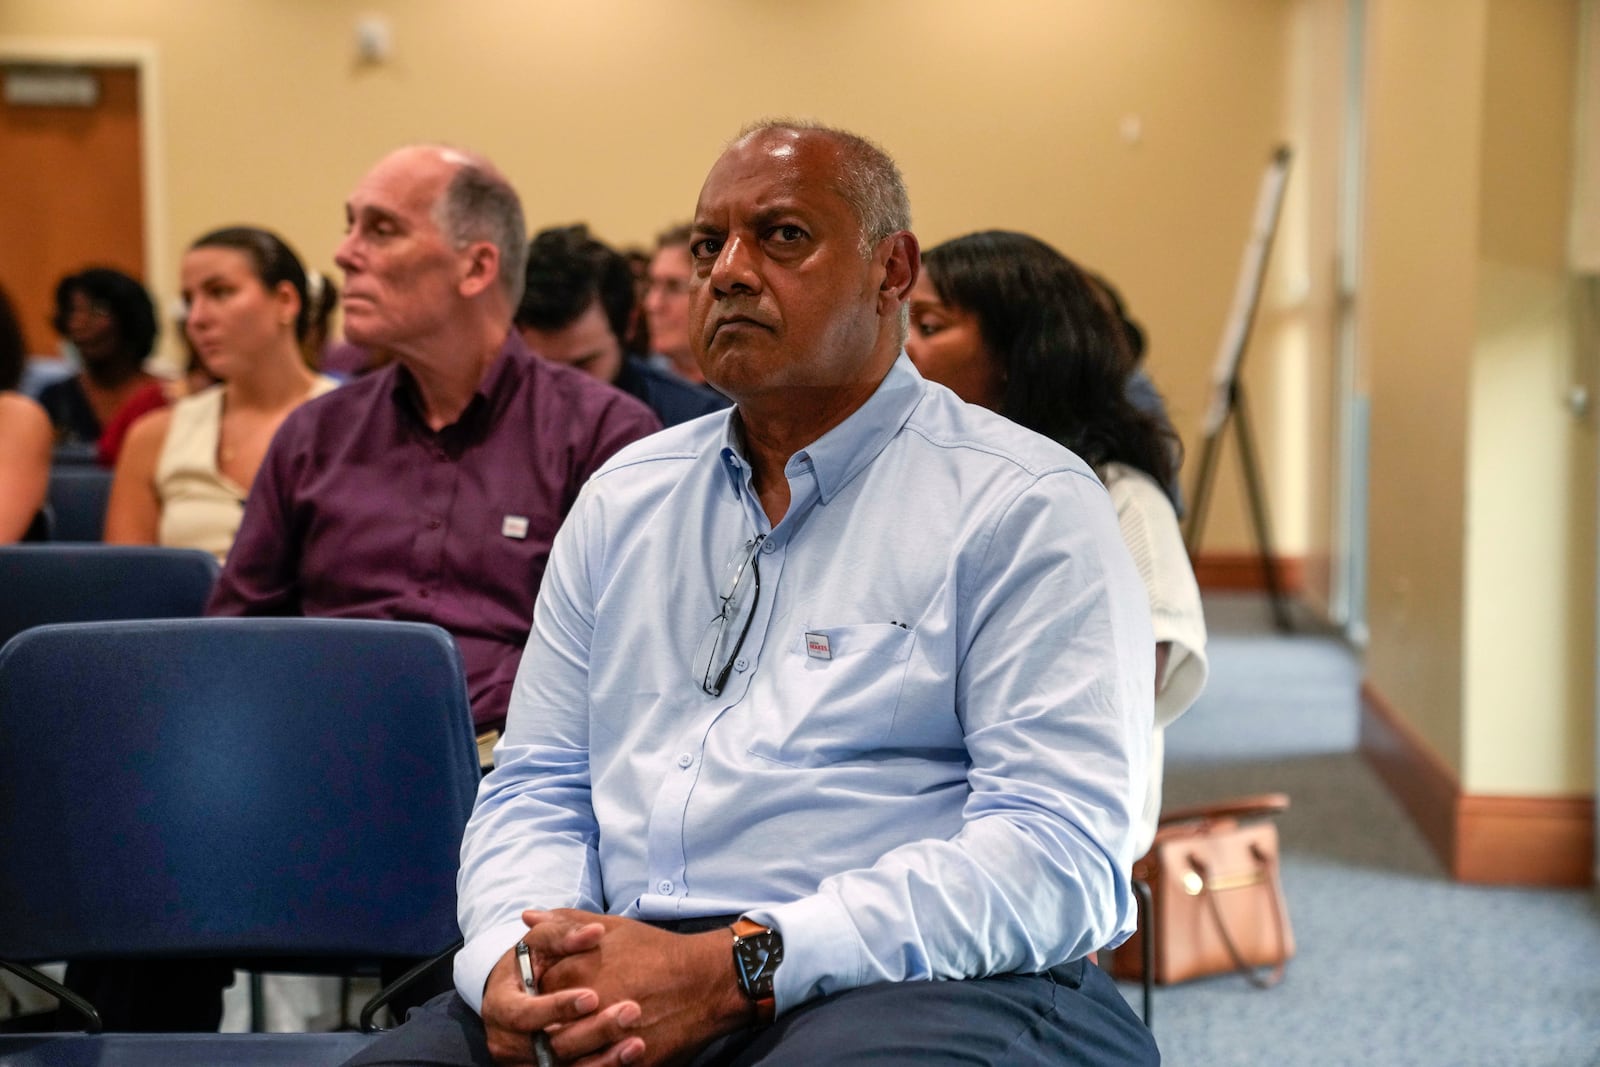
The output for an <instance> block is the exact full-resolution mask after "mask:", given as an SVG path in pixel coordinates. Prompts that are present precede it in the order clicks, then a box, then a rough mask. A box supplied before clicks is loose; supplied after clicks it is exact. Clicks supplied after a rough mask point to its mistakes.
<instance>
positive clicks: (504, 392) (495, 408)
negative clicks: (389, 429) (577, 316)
mask: <svg viewBox="0 0 1600 1067" xmlns="http://www.w3.org/2000/svg"><path fill="white" fill-rule="evenodd" d="M536 358H538V357H536V356H535V355H534V354H533V353H532V352H530V351H529V350H528V346H527V345H526V344H524V343H523V341H522V337H521V336H520V335H519V334H518V333H517V331H516V330H508V331H507V332H506V339H505V340H504V341H503V342H502V343H501V345H500V351H499V352H498V353H497V354H496V355H495V357H494V360H493V361H492V362H491V363H490V364H489V369H488V370H487V371H485V372H484V374H483V377H482V378H481V379H480V380H479V382H478V387H477V388H476V389H474V390H473V394H472V399H471V400H468V401H467V406H466V407H465V408H463V409H462V411H461V416H460V417H459V418H458V419H456V421H455V422H454V423H452V424H451V425H450V426H447V427H445V430H450V429H452V428H454V427H460V428H461V429H462V430H466V429H467V428H469V427H471V426H474V425H477V424H478V423H479V421H480V420H482V419H484V418H488V419H489V420H491V421H492V420H493V419H494V418H496V417H498V416H499V414H500V412H501V411H502V410H504V408H505V406H506V404H507V403H508V402H509V400H510V397H511V394H512V393H513V392H515V391H516V386H517V383H518V381H520V380H521V379H522V378H523V377H524V367H525V365H526V364H527V363H528V362H529V361H531V360H533V359H536ZM392 392H393V395H394V400H395V404H396V405H398V406H399V407H400V408H401V409H402V410H404V411H405V412H406V413H407V414H409V415H410V416H411V417H412V419H413V420H414V421H415V422H416V423H417V425H419V426H423V427H426V425H427V422H426V419H425V418H424V417H423V412H422V405H421V403H420V402H419V400H418V395H417V383H416V379H415V378H414V377H412V374H411V372H410V371H409V370H407V369H406V367H405V365H404V364H402V363H399V362H396V363H395V364H394V385H393V387H392ZM441 432H444V431H441Z"/></svg>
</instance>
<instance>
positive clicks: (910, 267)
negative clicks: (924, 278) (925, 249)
mask: <svg viewBox="0 0 1600 1067" xmlns="http://www.w3.org/2000/svg"><path fill="white" fill-rule="evenodd" d="M884 242H885V245H886V247H887V251H885V252H880V254H881V255H883V256H884V261H883V281H882V283H880V284H879V286H878V312H879V313H880V314H883V315H898V314H899V313H900V305H901V304H903V303H904V302H905V300H906V297H907V296H909V295H910V294H911V288H912V286H914V285H916V284H917V276H918V275H919V274H921V273H922V248H921V246H919V245H918V244H917V236H916V234H914V233H912V232H911V231H910V230H901V231H899V232H898V233H893V234H890V235H889V236H888V237H885V238H884Z"/></svg>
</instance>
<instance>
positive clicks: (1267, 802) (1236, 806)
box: [1158, 793, 1289, 827]
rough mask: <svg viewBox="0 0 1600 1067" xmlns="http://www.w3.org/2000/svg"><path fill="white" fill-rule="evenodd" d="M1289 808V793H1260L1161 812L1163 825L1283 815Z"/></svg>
mask: <svg viewBox="0 0 1600 1067" xmlns="http://www.w3.org/2000/svg"><path fill="white" fill-rule="evenodd" d="M1288 810H1289V795H1288V794H1287V793H1258V794H1256V795H1254V796H1248V797H1234V798H1232V799H1230V800H1218V801H1214V802H1212V803H1210V804H1195V805H1193V806H1192V807H1187V808H1173V809H1172V810H1171V811H1164V812H1162V813H1161V821H1160V823H1159V824H1158V825H1160V826H1162V827H1167V826H1176V825H1177V824H1179V823H1185V822H1197V821H1200V820H1203V819H1256V818H1263V817H1265V816H1268V815H1282V814H1283V813H1284V812H1286V811H1288Z"/></svg>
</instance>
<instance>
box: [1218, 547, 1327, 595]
mask: <svg viewBox="0 0 1600 1067" xmlns="http://www.w3.org/2000/svg"><path fill="white" fill-rule="evenodd" d="M1192 563H1193V566H1194V577H1195V580H1196V581H1197V582H1199V583H1200V588H1201V589H1210V590H1225V591H1229V592H1265V591H1266V588H1267V576H1266V575H1265V574H1264V573H1263V572H1262V567H1261V557H1260V556H1258V555H1256V554H1255V553H1254V552H1203V553H1201V554H1200V555H1199V556H1196V557H1195V558H1194V560H1193V561H1192ZM1273 563H1274V566H1275V567H1276V568H1277V571H1278V587H1279V588H1280V589H1282V590H1283V591H1284V592H1285V593H1288V594H1289V595H1291V596H1293V595H1294V594H1296V593H1298V592H1300V591H1301V590H1302V589H1304V588H1305V584H1306V575H1305V561H1304V560H1303V559H1300V558H1299V557H1296V556H1277V557H1275V558H1274V560H1273Z"/></svg>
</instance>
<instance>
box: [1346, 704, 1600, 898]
mask: <svg viewBox="0 0 1600 1067" xmlns="http://www.w3.org/2000/svg"><path fill="white" fill-rule="evenodd" d="M1360 747H1361V752H1362V755H1364V756H1365V757H1366V759H1367V762H1368V763H1370V764H1371V765H1372V767H1373V769H1374V770H1375V771H1377V773H1378V777H1379V778H1381V779H1383V782H1384V784H1385V785H1386V786H1387V787H1388V789H1389V791H1390V792H1391V793H1393V794H1394V796H1395V798H1396V799H1398V800H1399V801H1400V803H1401V805H1402V806H1403V807H1404V808H1405V809H1406V811H1407V813H1408V814H1410V816H1411V818H1412V820H1413V821H1414V822H1415V823H1416V824H1417V827H1418V828H1419V829H1420V830H1421V831H1422V836H1423V837H1424V838H1426V839H1427V841H1428V844H1429V845H1430V846H1431V847H1432V848H1433V850H1434V852H1435V853H1437V854H1438V856H1439V859H1440V860H1441V861H1442V862H1443V863H1444V865H1445V867H1446V868H1447V869H1448V870H1449V872H1450V876H1451V877H1452V878H1454V879H1456V880H1457V881H1460V882H1472V883H1477V884H1483V885H1533V886H1586V885H1590V884H1592V883H1593V881H1594V858H1595V856H1594V842H1595V806H1594V805H1595V802H1594V798H1593V797H1582V796H1578V797H1574V796H1551V797H1503V796H1476V795H1472V794H1466V793H1463V792H1462V791H1461V782H1460V778H1459V776H1458V775H1457V774H1456V772H1455V771H1454V770H1453V769H1452V768H1451V767H1450V766H1449V765H1447V764H1446V763H1445V762H1444V760H1443V759H1441V758H1440V756H1439V755H1438V753H1436V752H1434V751H1433V749H1432V747H1431V746H1429V745H1428V744H1427V742H1426V741H1424V740H1423V739H1422V737H1421V735H1420V734H1418V733H1417V731H1416V730H1415V729H1414V728H1413V727H1412V726H1411V725H1410V723H1408V722H1406V721H1405V720H1404V719H1403V718H1401V717H1400V716H1399V714H1397V713H1396V712H1395V710H1394V707H1393V706H1392V705H1391V704H1390V703H1389V702H1388V701H1387V700H1386V699H1384V697H1383V695H1382V694H1381V693H1379V692H1378V691H1377V689H1375V688H1374V687H1373V686H1372V684H1371V683H1370V682H1367V681H1363V682H1362V683H1361V741H1360Z"/></svg>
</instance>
